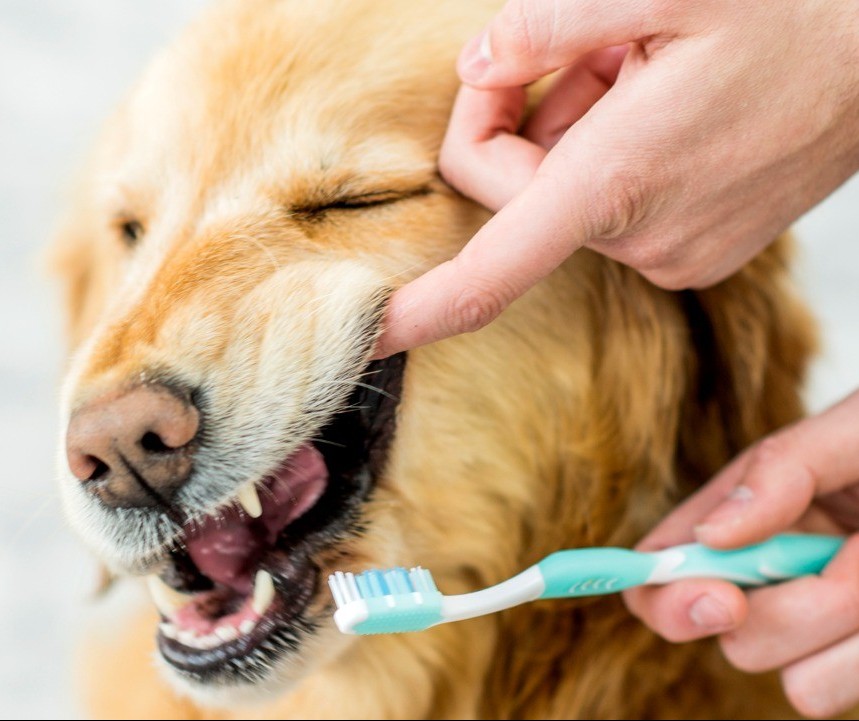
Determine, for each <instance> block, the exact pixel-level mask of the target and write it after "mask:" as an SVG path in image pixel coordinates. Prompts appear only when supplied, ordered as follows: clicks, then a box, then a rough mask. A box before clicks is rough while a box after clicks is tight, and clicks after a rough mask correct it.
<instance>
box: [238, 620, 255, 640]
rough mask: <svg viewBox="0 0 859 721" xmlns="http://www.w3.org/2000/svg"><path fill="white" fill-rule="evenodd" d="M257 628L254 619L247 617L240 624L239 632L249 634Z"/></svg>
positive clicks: (244, 634)
mask: <svg viewBox="0 0 859 721" xmlns="http://www.w3.org/2000/svg"><path fill="white" fill-rule="evenodd" d="M255 628H256V623H255V622H254V621H251V620H250V619H249V618H246V619H245V620H244V621H242V622H241V624H240V625H239V633H241V634H242V635H243V636H247V635H248V634H249V633H250V632H251V631H253V630H254V629H255Z"/></svg>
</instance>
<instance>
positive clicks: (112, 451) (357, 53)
mask: <svg viewBox="0 0 859 721" xmlns="http://www.w3.org/2000/svg"><path fill="white" fill-rule="evenodd" d="M380 5H381V4H380V3H372V2H355V3H325V4H324V5H323V4H317V3H299V2H280V3H273V2H258V1H253V2H250V1H248V0H241V2H227V3H224V4H223V5H221V6H220V7H218V8H216V9H215V10H214V11H213V12H211V13H210V14H209V15H208V16H207V17H206V18H205V19H203V20H202V21H201V22H200V23H199V24H198V25H197V26H195V27H194V28H192V29H191V30H190V32H188V33H187V34H186V35H185V36H184V37H183V38H182V39H181V40H180V42H179V43H178V44H177V45H176V46H175V47H174V48H172V49H170V50H168V51H166V52H165V53H163V54H162V55H161V56H160V57H159V58H158V59H157V60H156V62H155V63H154V65H153V66H152V68H151V69H150V70H149V72H148V73H147V74H146V76H145V77H144V79H143V80H142V82H141V83H140V84H139V85H138V86H137V87H136V89H135V90H134V92H133V94H132V95H131V97H130V98H129V100H128V101H127V102H126V103H125V104H124V105H123V107H122V108H121V110H120V111H119V113H118V114H117V116H116V117H114V118H113V119H112V121H111V123H110V125H109V127H108V128H107V131H106V134H105V138H104V141H103V142H102V143H101V145H100V146H99V149H98V152H97V155H96V157H95V160H94V163H93V167H92V169H91V172H90V173H89V175H88V178H87V180H86V184H85V185H84V186H83V187H82V188H81V193H80V195H81V197H80V200H79V203H78V205H77V207H76V209H75V212H74V214H73V216H72V219H71V223H70V225H69V229H68V231H67V232H66V233H65V234H63V237H62V238H61V242H60V247H59V251H60V254H61V256H62V262H63V265H64V270H65V272H66V274H67V277H68V281H69V284H68V287H69V295H68V302H69V307H70V309H71V321H72V325H71V333H72V338H73V343H74V345H75V356H74V359H73V361H72V364H71V367H70V370H69V374H68V377H67V381H66V385H65V393H64V411H63V427H64V429H65V438H64V441H63V456H64V459H63V466H64V469H65V470H64V477H63V480H62V489H63V492H64V498H65V501H66V506H67V510H68V515H69V517H70V518H71V519H72V522H73V524H74V525H75V526H76V527H77V529H78V530H79V532H80V533H81V534H82V535H83V537H84V538H85V539H86V540H87V541H88V542H89V544H90V545H91V546H92V547H93V548H94V549H95V550H96V552H97V553H98V555H99V556H100V557H101V558H102V559H103V560H104V561H105V562H106V563H107V564H108V565H109V566H111V567H112V568H114V569H115V570H117V571H119V572H131V573H136V574H151V578H150V583H151V585H152V587H153V595H154V597H155V600H156V602H157V604H158V606H159V610H160V611H161V614H162V616H163V619H164V622H163V623H162V625H161V627H160V632H159V639H158V643H159V648H160V652H161V654H162V656H163V658H164V659H165V660H166V662H167V665H168V667H170V668H171V669H172V670H173V671H175V672H176V674H177V675H179V676H180V677H182V678H183V679H185V680H187V681H188V682H189V683H190V684H192V685H196V686H198V687H200V688H202V687H206V686H213V685H227V686H230V685H240V684H256V683H258V682H264V681H268V680H270V679H271V678H273V677H275V676H278V675H279V674H281V673H282V668H283V666H284V662H285V660H288V659H293V660H295V659H297V658H299V657H300V656H301V652H302V650H303V643H304V642H305V639H306V637H307V636H308V635H312V634H314V633H315V632H316V631H317V629H318V628H319V627H325V628H328V627H330V613H331V609H330V603H329V599H328V597H327V593H326V591H325V590H324V584H321V583H320V578H324V575H325V573H327V572H330V571H331V570H333V568H334V566H333V565H332V564H335V563H336V564H338V566H337V567H340V568H351V567H354V566H356V565H357V566H358V567H360V566H361V565H362V564H364V563H369V562H370V559H366V560H365V558H364V555H366V553H365V551H364V550H362V548H363V546H362V542H361V541H356V540H355V539H356V537H357V535H358V532H359V531H362V530H365V526H366V524H367V513H366V512H365V511H364V510H362V509H363V507H364V505H365V503H366V502H367V501H368V499H369V498H370V496H371V493H372V492H373V490H374V486H376V484H377V483H378V482H379V481H380V479H381V477H382V476H383V470H384V468H385V466H386V462H387V460H388V457H389V455H390V453H391V452H392V444H393V443H394V440H395V436H396V428H395V426H396V423H395V414H396V411H397V405H398V403H399V400H400V397H401V395H402V384H403V374H404V367H405V358H404V356H397V357H394V358H391V359H389V360H386V361H379V362H375V363H371V364H368V358H369V355H370V351H371V349H372V346H373V342H374V339H375V338H376V336H377V334H378V331H379V321H380V312H381V309H382V307H383V304H384V301H385V298H386V297H387V294H388V293H389V292H390V290H391V289H392V288H394V287H396V286H399V285H401V284H403V283H404V282H405V281H407V280H408V279H410V278H411V277H414V276H415V275H417V274H418V273H420V272H421V271H422V270H425V269H426V268H428V267H429V266H430V265H432V264H433V263H435V262H438V261H439V260H441V259H443V258H444V257H446V256H449V255H450V254H451V253H453V252H454V251H455V249H456V248H457V247H458V246H460V245H461V244H462V243H463V242H464V241H465V240H466V239H467V238H468V236H469V234H470V233H472V232H473V231H474V229H475V228H476V227H477V226H478V225H479V223H480V222H481V221H482V220H483V219H484V213H483V211H481V210H479V209H478V208H476V207H475V206H472V205H471V204H469V203H467V202H465V201H464V200H462V199H461V198H459V197H458V196H457V195H456V194H455V193H453V192H452V191H451V190H450V189H449V188H447V187H446V186H445V185H444V184H443V183H442V182H441V181H440V179H439V178H438V176H437V173H436V170H435V156H436V153H437V149H438V146H439V143H440V140H441V137H442V134H443V131H444V126H445V121H446V117H447V113H448V112H449V107H450V104H451V101H452V97H453V93H454V92H455V88H456V78H455V75H454V72H453V58H454V57H455V52H456V48H457V46H458V45H459V44H460V43H461V42H462V41H463V39H464V36H465V34H467V33H468V32H470V31H471V30H473V29H474V27H476V25H477V24H478V23H477V21H472V22H470V23H468V22H465V23H464V22H462V20H461V18H460V19H459V20H458V21H457V23H456V24H455V27H451V25H450V24H449V23H448V22H446V21H445V18H444V17H443V15H442V13H439V12H435V13H433V22H432V23H431V24H430V23H426V22H424V21H423V20H422V15H423V13H424V12H425V11H426V10H427V9H428V8H429V7H430V6H431V5H432V3H415V4H411V3H409V4H408V5H409V7H402V6H401V5H398V6H397V8H396V10H393V9H392V10H391V11H390V12H388V11H387V10H385V11H384V13H381V12H380V8H379V6H380ZM451 13H452V14H453V13H456V14H459V15H461V14H462V13H461V11H460V10H459V9H458V8H457V9H456V10H454V9H453V8H451ZM383 19H386V22H384V23H381V22H380V21H382V20H383ZM456 28H459V29H458V30H457V29H456ZM407 30H408V32H406V31H407ZM417 35H420V36H421V38H422V40H421V43H420V44H419V46H418V45H415V43H414V42H413V40H414V38H415V37H416V36H417ZM377 502H379V501H378V497H377ZM367 534H368V535H370V536H372V532H370V531H367ZM366 543H367V544H370V545H371V544H372V540H370V541H367V542H366ZM350 544H351V545H350ZM377 555H378V554H377ZM394 560H397V559H395V558H390V559H387V558H378V557H375V558H372V562H373V563H384V562H392V561H394ZM293 665H294V664H293Z"/></svg>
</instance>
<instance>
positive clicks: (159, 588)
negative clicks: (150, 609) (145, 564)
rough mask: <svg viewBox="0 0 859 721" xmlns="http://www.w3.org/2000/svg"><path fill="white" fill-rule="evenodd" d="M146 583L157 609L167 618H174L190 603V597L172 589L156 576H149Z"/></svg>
mask: <svg viewBox="0 0 859 721" xmlns="http://www.w3.org/2000/svg"><path fill="white" fill-rule="evenodd" d="M146 583H147V585H148V586H149V593H150V595H151V596H152V600H153V602H154V603H155V608H157V609H158V610H159V611H160V612H161V615H163V616H165V617H167V618H173V615H174V614H175V613H176V611H178V610H179V609H180V608H183V607H184V606H186V605H187V604H188V602H189V601H190V599H189V598H188V596H186V595H185V594H183V593H179V591H177V590H176V589H173V588H170V586H168V585H167V584H166V583H164V581H162V580H161V579H160V578H159V577H158V576H156V575H152V576H148V577H147V579H146Z"/></svg>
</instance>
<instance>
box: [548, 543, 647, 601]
mask: <svg viewBox="0 0 859 721" xmlns="http://www.w3.org/2000/svg"><path fill="white" fill-rule="evenodd" d="M655 564H656V559H654V558H653V557H652V554H647V553H637V552H636V551H629V550H627V549H625V548H578V549H572V550H569V551H558V552H557V553H553V554H552V555H550V556H546V558H544V559H543V560H542V561H540V562H539V563H538V564H537V568H539V569H540V573H541V574H542V575H543V580H544V582H545V586H546V588H545V590H544V591H543V593H542V594H540V598H579V597H583V596H602V595H605V594H608V593H617V592H618V591H622V590H623V589H625V588H631V587H633V586H640V585H642V584H643V583H647V579H648V578H649V577H650V575H651V573H652V572H653V569H654V566H655Z"/></svg>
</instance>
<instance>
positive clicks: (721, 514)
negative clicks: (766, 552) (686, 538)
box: [695, 486, 755, 534]
mask: <svg viewBox="0 0 859 721" xmlns="http://www.w3.org/2000/svg"><path fill="white" fill-rule="evenodd" d="M754 499H755V494H754V492H753V491H752V489H751V488H749V487H748V486H737V487H736V488H735V489H734V490H733V491H731V492H730V493H729V494H728V496H727V498H725V501H724V502H723V503H722V505H721V506H719V508H717V509H716V510H715V511H714V512H713V513H712V514H711V515H710V516H709V517H708V518H707V522H706V523H704V524H702V525H700V526H696V527H695V533H696V534H697V533H699V532H700V531H702V530H705V529H707V528H711V527H713V526H725V525H728V524H735V523H739V522H740V521H742V519H743V514H744V513H745V512H746V509H747V508H748V506H749V504H750V503H751V502H752V501H753V500H754Z"/></svg>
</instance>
